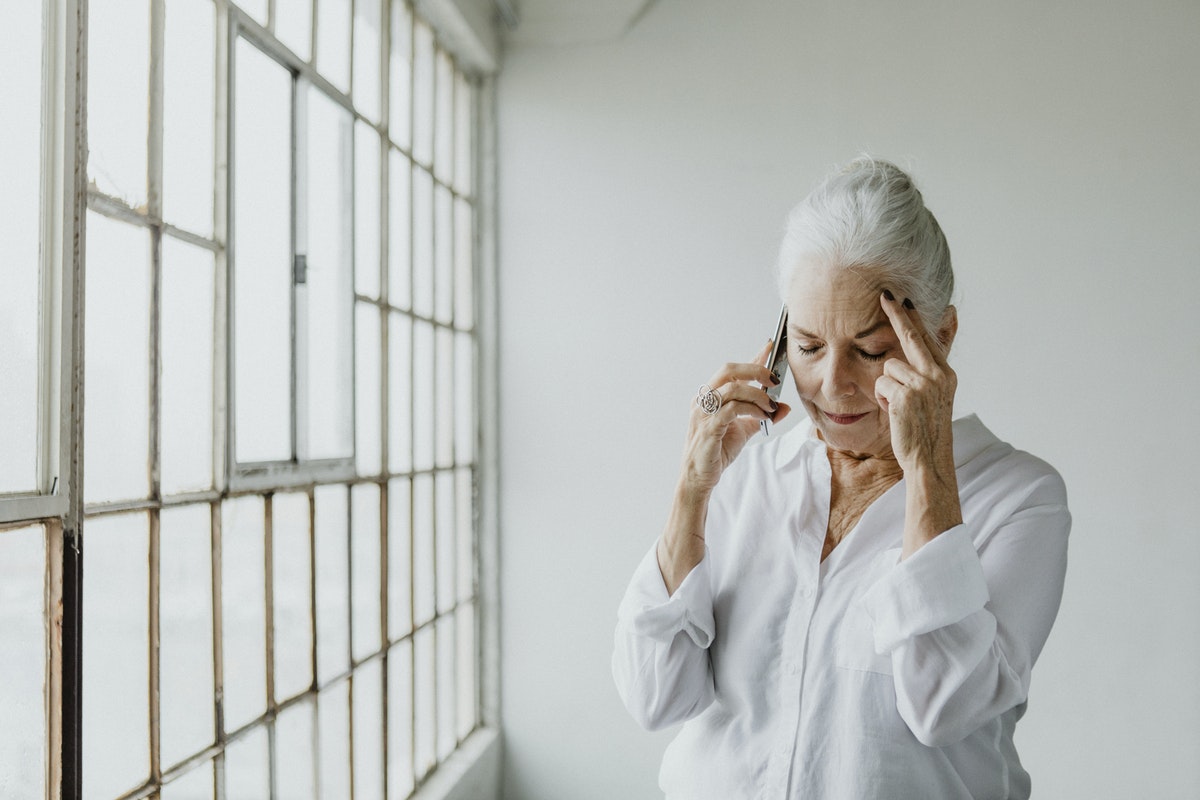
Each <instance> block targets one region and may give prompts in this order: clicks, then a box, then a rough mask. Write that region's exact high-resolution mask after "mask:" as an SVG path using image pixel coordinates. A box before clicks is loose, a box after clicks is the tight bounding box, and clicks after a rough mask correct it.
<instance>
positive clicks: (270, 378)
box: [230, 39, 292, 463]
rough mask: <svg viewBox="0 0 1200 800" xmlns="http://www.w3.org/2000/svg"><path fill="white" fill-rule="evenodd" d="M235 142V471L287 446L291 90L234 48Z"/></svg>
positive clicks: (243, 47) (253, 55)
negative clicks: (241, 465)
mask: <svg viewBox="0 0 1200 800" xmlns="http://www.w3.org/2000/svg"><path fill="white" fill-rule="evenodd" d="M236 56H237V63H236V81H235V87H234V88H235V102H234V107H235V108H234V113H235V124H234V133H233V138H234V141H233V145H234V158H235V160H234V165H233V208H234V226H233V231H231V233H230V238H231V248H232V255H233V259H232V261H233V270H234V296H233V318H234V368H235V369H234V386H235V389H236V398H235V399H236V402H235V408H236V428H235V434H236V442H237V445H236V448H237V449H236V454H237V460H238V461H240V462H243V463H244V462H250V461H274V460H287V459H289V458H291V457H292V443H291V441H292V440H291V425H292V423H291V370H292V363H291V359H292V343H291V333H290V331H291V319H292V316H291V313H292V312H291V304H292V264H291V259H292V256H291V254H292V245H291V231H292V227H291V226H292V222H291V211H290V209H291V191H292V189H291V173H292V164H291V91H292V79H291V77H290V76H289V75H288V73H287V71H286V70H285V69H283V67H281V66H279V65H278V64H276V63H275V62H274V61H272V60H271V59H269V58H268V57H267V56H265V55H263V54H262V53H260V52H259V51H258V50H257V49H255V47H254V46H253V45H251V44H249V43H248V42H246V41H245V40H244V39H238V42H237V51H236Z"/></svg>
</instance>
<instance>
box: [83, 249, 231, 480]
mask: <svg viewBox="0 0 1200 800" xmlns="http://www.w3.org/2000/svg"><path fill="white" fill-rule="evenodd" d="M162 262H163V263H162V313H161V314H160V315H159V321H160V324H161V325H162V341H161V347H162V380H161V386H162V400H161V402H162V408H161V412H160V414H161V423H160V424H161V432H160V434H159V435H160V447H161V451H160V461H159V471H160V475H161V479H162V493H163V494H164V495H171V494H175V493H177V492H183V491H188V490H203V489H209V488H211V487H212V483H213V303H214V296H215V295H214V281H215V279H214V261H213V254H212V253H211V252H209V251H207V250H203V249H201V248H199V247H193V246H192V245H188V244H184V243H183V242H180V241H178V240H176V239H172V238H171V237H166V238H164V239H163V246H162ZM88 477H89V478H90V477H91V476H88Z"/></svg>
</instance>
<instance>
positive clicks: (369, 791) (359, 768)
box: [354, 659, 383, 800]
mask: <svg viewBox="0 0 1200 800" xmlns="http://www.w3.org/2000/svg"><path fill="white" fill-rule="evenodd" d="M382 665H383V659H376V660H374V661H371V662H370V663H367V664H363V665H362V666H361V667H359V669H358V670H357V671H356V672H355V673H354V800H383V668H382Z"/></svg>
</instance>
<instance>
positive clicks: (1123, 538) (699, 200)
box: [498, 0, 1200, 800]
mask: <svg viewBox="0 0 1200 800" xmlns="http://www.w3.org/2000/svg"><path fill="white" fill-rule="evenodd" d="M1198 31H1200V5H1198V4H1196V3H1194V2H1144V1H1143V0H1126V1H1125V2H1110V3H1103V4H1101V3H1093V2H1084V1H1083V0H1072V1H1071V2H1055V3H1043V2H1031V1H1030V0H1018V1H1017V2H1011V3H1003V4H1000V3H996V4H985V3H976V2H967V3H949V2H905V3H894V2H888V1H887V0H860V1H859V2H844V0H816V1H814V2H803V3H799V2H796V3H785V2H775V3H769V2H739V3H733V2H715V1H714V0H660V2H658V3H657V4H656V5H655V6H654V7H653V8H652V9H651V11H650V12H649V13H648V14H647V15H646V16H645V18H644V19H643V20H642V21H641V22H640V24H639V25H638V26H637V27H636V28H634V30H632V31H631V32H630V33H629V34H628V35H626V36H625V37H624V38H621V39H619V40H615V41H612V42H609V43H602V44H595V45H587V46H577V47H567V48H564V47H548V46H547V47H538V46H534V45H529V44H523V45H517V46H513V47H511V48H510V49H509V51H508V52H507V53H506V55H505V62H504V65H503V69H502V72H501V75H500V79H499V94H498V107H499V164H500V177H499V180H500V196H499V204H500V218H499V231H500V250H499V258H500V260H499V269H500V282H501V293H500V314H501V328H500V335H501V342H500V359H501V360H500V375H501V383H502V386H501V425H502V429H501V437H502V442H501V452H502V470H503V472H502V488H501V503H502V509H501V515H502V516H501V526H502V529H501V536H502V544H501V558H502V572H501V581H502V584H501V587H502V588H501V592H502V595H501V599H502V603H503V607H502V617H501V624H502V632H501V637H502V641H501V647H502V678H501V687H502V695H501V700H502V711H503V715H504V720H505V726H504V727H505V747H506V756H505V759H506V760H505V771H506V779H505V780H506V796H507V797H508V798H511V800H535V799H537V798H547V799H549V798H555V800H559V799H560V798H568V799H575V798H596V799H597V800H600V799H603V800H613V799H614V798H622V799H626V798H628V799H630V800H639V799H640V798H653V797H657V796H659V795H658V793H657V789H656V774H657V767H658V761H659V758H660V756H661V752H662V749H663V747H664V746H665V745H666V743H667V742H668V741H669V739H670V736H671V735H672V734H671V733H664V734H657V735H651V734H646V733H643V732H641V731H640V730H639V729H638V728H637V727H636V726H635V725H634V723H633V722H631V721H630V720H629V719H628V717H627V716H626V714H625V712H624V709H623V708H622V707H621V705H620V702H619V700H618V698H617V696H616V691H615V689H614V688H613V686H612V680H611V677H610V672H609V655H610V651H611V638H612V627H613V622H614V619H615V612H616V605H617V602H618V600H619V598H620V596H621V593H622V591H623V589H624V586H625V583H626V581H627V579H628V577H629V574H630V573H631V571H632V569H633V567H634V565H635V563H636V561H637V559H638V558H639V557H640V556H641V554H642V553H643V552H644V551H645V550H646V548H648V547H650V546H651V543H652V542H653V540H654V538H655V537H656V536H657V534H658V532H659V528H660V525H661V524H662V521H663V518H664V515H665V510H666V505H667V502H668V497H669V491H670V488H671V486H672V484H673V482H674V477H675V470H676V466H677V463H678V454H679V452H680V448H681V444H682V433H683V429H684V424H685V420H686V415H687V411H688V403H689V401H690V399H691V396H692V395H693V393H694V391H695V388H696V386H697V385H698V384H700V383H702V382H703V381H705V380H706V379H707V378H708V377H709V375H710V374H711V373H712V372H713V371H714V370H715V369H716V367H717V366H718V365H719V364H720V363H722V362H724V361H726V360H729V359H741V358H746V357H749V356H750V355H751V354H753V353H754V352H755V350H756V349H757V348H758V347H759V346H761V344H762V342H763V341H764V340H765V339H766V338H767V337H768V335H769V333H770V330H769V329H770V328H771V326H772V325H773V323H774V320H775V314H776V311H777V308H778V300H777V298H776V296H775V294H774V290H773V284H772V280H771V275H770V265H771V261H772V259H773V256H774V251H775V248H776V246H777V242H778V236H779V233H780V230H781V225H782V220H783V218H784V215H785V213H786V212H787V210H788V209H789V208H790V206H791V205H792V204H793V203H795V202H796V201H798V200H799V199H800V198H801V197H802V196H803V194H804V193H805V192H806V191H807V190H808V189H809V188H810V187H811V186H812V185H813V183H814V182H816V181H817V180H818V179H819V178H820V177H821V176H822V175H823V174H824V173H825V172H826V171H827V169H828V168H829V167H830V166H831V165H833V164H835V163H840V162H844V161H846V160H848V159H849V158H851V157H853V156H854V155H855V154H857V153H858V152H860V151H863V150H868V151H870V152H872V153H875V154H879V155H882V156H886V157H890V158H893V159H896V160H898V161H900V162H901V163H902V164H906V165H907V166H909V167H910V168H911V169H912V170H913V172H914V173H915V175H916V177H917V179H918V182H919V183H920V184H921V185H922V186H923V188H924V190H925V196H926V201H927V202H928V204H929V205H930V207H931V208H932V209H933V210H934V212H935V213H936V214H937V216H938V218H939V220H940V221H941V223H942V226H943V228H944V229H945V231H946V234H947V236H948V238H949V241H950V246H951V250H952V252H953V255H954V261H955V266H956V270H957V274H958V279H959V285H960V291H959V310H960V318H961V331H960V337H959V340H958V343H957V345H956V348H955V354H954V357H953V363H954V365H955V367H956V369H957V370H958V371H959V375H960V383H961V390H960V394H959V406H960V408H961V409H963V410H974V411H977V412H978V413H979V414H980V415H981V416H982V417H983V419H984V421H985V422H986V423H987V424H988V425H989V426H991V427H992V429H993V430H995V431H996V432H997V433H998V434H1000V435H1001V436H1002V437H1003V438H1006V439H1008V440H1009V441H1011V442H1013V443H1014V444H1015V445H1017V446H1018V447H1021V448H1024V449H1027V450H1031V451H1033V452H1035V453H1037V454H1038V455H1041V456H1042V457H1044V458H1046V459H1047V460H1049V461H1050V462H1051V463H1053V464H1055V465H1056V466H1057V467H1058V468H1059V470H1060V471H1061V472H1062V474H1063V475H1064V477H1065V478H1066V481H1067V486H1068V489H1069V491H1070V498H1071V506H1072V511H1073V513H1074V518H1075V526H1074V533H1073V539H1072V545H1071V564H1070V568H1069V571H1068V575H1067V587H1066V596H1065V599H1064V602H1063V607H1062V611H1061V613H1060V615H1059V619H1058V624H1057V626H1056V628H1055V630H1054V632H1053V634H1052V635H1051V638H1050V641H1049V644H1048V646H1047V648H1046V650H1045V652H1044V653H1043V656H1042V659H1041V661H1040V662H1039V664H1038V666H1037V668H1036V669H1035V671H1034V681H1033V687H1032V691H1031V699H1030V710H1029V713H1028V715H1027V717H1026V718H1025V720H1024V721H1023V722H1022V723H1021V725H1020V727H1019V728H1018V734H1017V743H1018V746H1019V747H1020V749H1021V753H1022V757H1023V759H1024V760H1025V762H1026V765H1027V766H1028V768H1029V769H1030V771H1031V773H1032V775H1033V780H1034V787H1035V792H1036V794H1035V796H1037V797H1044V798H1087V799H1088V800H1096V799H1097V798H1129V797H1155V798H1178V797H1185V796H1187V797H1195V796H1196V794H1197V792H1200V759H1197V754H1198V753H1200V679H1198V678H1200V675H1198V674H1197V668H1196V664H1197V663H1198V662H1200V616H1198V615H1197V610H1200V580H1198V579H1197V578H1196V571H1197V568H1198V567H1200V525H1198V524H1197V522H1196V520H1197V519H1198V518H1200V500H1198V498H1200V491H1198V490H1197V488H1196V485H1195V484H1196V479H1197V477H1200V474H1198V473H1200V470H1197V468H1196V466H1195V463H1196V462H1195V459H1196V458H1197V453H1198V452H1200V424H1198V423H1197V413H1196V408H1197V405H1198V404H1197V399H1196V398H1197V395H1198V394H1200V380H1198V379H1197V375H1196V367H1197V365H1198V364H1200V358H1198V356H1200V312H1198V311H1197V308H1198V306H1200V278H1198V277H1197V274H1198V269H1200V188H1198V187H1200V100H1198V97H1200V92H1198V88H1200V87H1198V85H1197V83H1198V79H1197V76H1200V47H1197V46H1196V34H1197V32H1198Z"/></svg>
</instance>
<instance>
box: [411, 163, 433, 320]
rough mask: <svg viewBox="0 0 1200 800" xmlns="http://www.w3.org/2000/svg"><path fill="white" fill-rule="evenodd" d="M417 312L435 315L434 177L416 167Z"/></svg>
mask: <svg viewBox="0 0 1200 800" xmlns="http://www.w3.org/2000/svg"><path fill="white" fill-rule="evenodd" d="M412 201H413V216H412V225H413V228H412V232H413V250H412V259H413V260H412V273H413V276H412V287H413V289H412V292H413V299H412V305H413V313H415V314H417V315H419V316H422V317H432V316H433V178H432V177H431V176H430V175H429V173H428V172H426V171H425V170H424V169H421V168H420V167H413V194H412Z"/></svg>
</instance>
